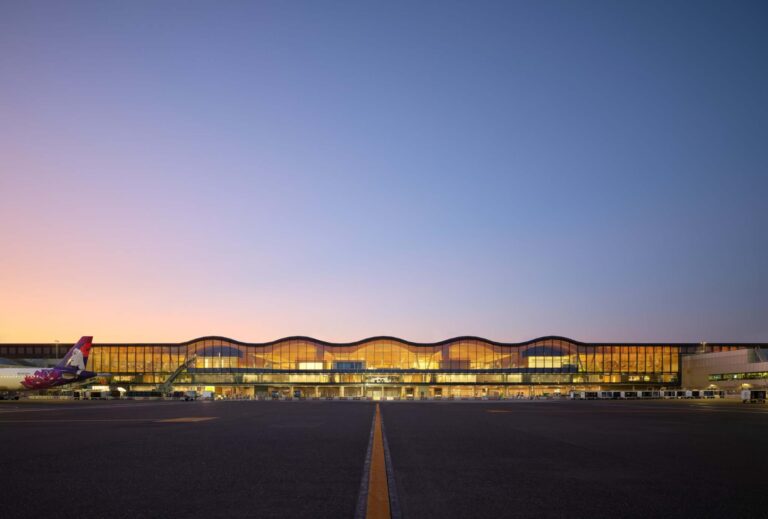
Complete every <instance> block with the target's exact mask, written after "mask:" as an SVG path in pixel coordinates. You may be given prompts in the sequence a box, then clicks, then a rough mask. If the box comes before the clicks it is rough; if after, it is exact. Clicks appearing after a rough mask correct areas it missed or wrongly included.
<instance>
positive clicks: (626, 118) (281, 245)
mask: <svg viewBox="0 0 768 519" xmlns="http://www.w3.org/2000/svg"><path fill="white" fill-rule="evenodd" d="M766 27H768V2H764V1H754V2H750V1H736V2H727V1H724V0H723V1H718V2H707V1H688V2H678V1H645V0H643V1H634V2H631V1H624V2H616V1H613V0H611V1H602V2H591V1H564V2H558V1H547V0H545V1H502V2H488V1H480V2H450V1H445V0H440V1H435V2H427V1H410V0H409V1H387V2H368V1H363V2H356V1H354V2H353V1H344V2H336V1H317V2H296V1H291V2H264V1H252V2H235V1H230V2H196V1H183V2H180V1H158V2H146V1H136V2H134V1H131V2H111V1H94V2H71V1H68V2H62V1H51V2H45V1H34V2H28V1H14V0H7V1H3V2H2V3H0V342H17V341H18V342H34V341H41V342H51V341H53V340H55V339H58V340H61V341H62V342H73V341H75V340H76V339H77V338H78V337H79V336H80V335H86V334H88V335H94V336H95V339H96V342H118V341H135V342H139V341H171V342H176V341H181V340H187V339H191V338H194V337H197V336H201V335H214V334H215V335H224V336H228V337H232V338H235V339H240V340H246V341H262V340H270V339H276V338H279V337H282V336H287V335H310V336H314V337H317V338H319V339H325V340H332V341H347V340H356V339H361V338H363V337H367V336H371V335H380V334H384V335H396V336H400V337H403V338H406V339H411V340H418V341H434V340H441V339H445V338H448V337H452V336H456V335H479V336H483V337H487V338H491V339H496V340H500V341H519V340H526V339H530V338H534V337H538V336H542V335H549V334H558V335H565V336H568V337H572V338H574V339H579V340H585V341H702V340H706V341H711V342H715V341H768V203H767V202H766V200H768V58H767V56H768V30H766Z"/></svg>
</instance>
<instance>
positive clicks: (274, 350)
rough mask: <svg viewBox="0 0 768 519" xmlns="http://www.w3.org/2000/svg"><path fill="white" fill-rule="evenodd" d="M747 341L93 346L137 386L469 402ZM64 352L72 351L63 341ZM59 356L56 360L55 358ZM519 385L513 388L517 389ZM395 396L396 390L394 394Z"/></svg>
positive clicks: (665, 383) (646, 377) (581, 383)
mask: <svg viewBox="0 0 768 519" xmlns="http://www.w3.org/2000/svg"><path fill="white" fill-rule="evenodd" d="M755 346H756V345H744V344H642V343H624V344H619V343H615V344H604V343H582V342H578V341H574V340H571V339H568V338H565V337H543V338H539V339H535V340H531V341H527V342H523V343H499V342H494V341H490V340H487V339H483V338H479V337H458V338H454V339H449V340H445V341H441V342H438V343H431V344H422V343H414V342H409V341H405V340H402V339H399V338H396V337H374V338H370V339H365V340H361V341H357V342H354V343H345V344H338V343H329V342H325V341H320V340H317V339H313V338H310V337H288V338H284V339H279V340H276V341H272V342H268V343H243V342H240V341H236V340H233V339H228V338H225V337H202V338H199V339H194V340H191V341H187V342H183V343H177V344H135V343H134V344H127V343H125V344H121V343H116V344H94V345H93V347H92V350H91V358H90V360H89V362H90V364H89V369H92V370H93V371H97V372H101V373H110V374H112V379H111V380H112V381H113V382H114V383H119V384H122V385H124V386H128V387H130V388H137V389H139V388H144V389H146V388H148V387H153V386H154V387H156V386H157V385H158V384H162V383H168V382H172V383H173V385H174V386H189V387H209V386H214V387H217V388H226V387H229V388H245V389H248V391H250V394H254V393H256V392H267V391H271V390H272V389H274V388H282V387H286V388H291V389H293V388H295V387H305V386H307V387H312V390H313V392H314V394H316V395H318V394H319V393H320V392H321V391H320V388H321V387H324V388H326V393H329V392H330V393H331V394H338V393H339V392H341V391H342V390H344V389H345V387H346V391H348V392H352V394H361V395H364V394H367V392H368V388H371V387H373V388H378V391H380V393H381V395H386V394H390V393H391V394H393V395H395V396H401V395H403V394H408V392H409V391H410V392H411V393H412V394H416V395H425V394H427V395H430V396H432V395H436V394H439V393H437V392H438V390H439V391H441V392H442V394H444V395H450V396H462V395H470V394H472V395H475V396H476V395H477V393H478V391H479V390H481V392H482V394H505V395H508V394H509V393H510V391H513V392H514V391H515V389H514V387H513V386H527V387H529V388H531V387H534V388H535V387H539V388H551V389H552V390H553V391H555V390H556V391H560V390H562V389H565V390H567V389H569V388H571V387H577V386H578V387H609V386H655V387H670V386H677V385H679V384H680V379H681V377H680V376H681V365H682V363H681V359H682V358H683V357H685V356H688V355H691V354H694V353H711V352H727V351H732V350H740V349H744V348H754V347H755ZM53 348H54V346H53V345H50V344H39V345H21V344H0V358H9V359H14V358H15V359H31V358H40V357H41V356H47V357H48V358H50V357H52V353H53V352H54V350H53ZM56 348H57V351H60V352H62V353H61V354H63V352H65V351H66V349H67V348H68V346H66V345H57V346H56ZM54 358H55V357H54ZM511 387H512V389H510V388H511ZM388 392H389V393H388Z"/></svg>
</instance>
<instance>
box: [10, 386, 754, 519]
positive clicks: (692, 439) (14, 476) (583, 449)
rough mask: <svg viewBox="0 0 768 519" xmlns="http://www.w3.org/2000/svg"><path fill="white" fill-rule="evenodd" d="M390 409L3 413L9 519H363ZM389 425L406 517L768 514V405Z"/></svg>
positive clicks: (613, 406) (585, 408)
mask: <svg viewBox="0 0 768 519" xmlns="http://www.w3.org/2000/svg"><path fill="white" fill-rule="evenodd" d="M374 408H375V406H374V404H373V403H371V402H325V401H306V402H296V401H294V402H271V401H268V402H68V403H55V402H24V403H8V402H2V403H0V494H2V500H1V502H0V516H2V517H3V518H26V517H36V518H38V517H41V516H51V515H54V516H56V517H79V518H89V517H111V518H121V517H131V518H142V517H153V518H154V517H200V518H203V517H205V518H217V517H281V518H291V517H312V518H326V517H327V518H352V517H354V514H355V507H356V503H357V500H358V495H359V490H360V482H361V479H362V475H363V467H364V462H365V455H366V451H367V448H368V442H369V438H370V431H371V424H372V417H373V413H374ZM381 412H382V418H383V424H384V434H385V437H386V439H387V443H388V447H389V454H390V460H391V465H390V467H389V468H390V470H391V474H392V475H393V480H394V483H395V484H394V488H392V489H391V490H392V491H393V494H394V497H396V499H397V503H398V509H399V510H401V512H402V517H405V518H432V517H434V518H454V517H455V518H459V517H460V518H467V517H472V518H485V517H488V518H491V517H494V518H495V517H537V518H538V517H553V518H554V517H558V518H560V517H562V518H565V517H569V518H580V517H596V518H599V517H611V518H618V517H644V518H645V517H665V518H671V517H680V518H683V517H685V518H688V517H696V518H707V517H713V518H714V517H717V518H723V517H739V518H751V517H766V516H768V513H767V512H766V510H768V493H767V492H765V490H764V475H765V474H766V467H768V464H767V463H766V462H768V455H767V454H766V448H765V447H766V441H765V438H766V426H768V406H765V405H754V406H749V405H746V404H740V403H736V402H722V401H715V402H694V401H679V402H678V401H675V402H666V401H665V402H661V401H652V402H568V401H532V402H529V401H523V402H503V403H502V402H456V403H449V402H432V403H430V402H410V403H409V402H388V403H382V404H381ZM179 419H181V421H172V422H168V421H163V420H179ZM196 420H199V421H196Z"/></svg>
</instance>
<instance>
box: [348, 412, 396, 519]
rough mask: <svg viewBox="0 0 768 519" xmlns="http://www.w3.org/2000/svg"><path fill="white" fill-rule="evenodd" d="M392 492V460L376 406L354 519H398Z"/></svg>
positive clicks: (393, 483)
mask: <svg viewBox="0 0 768 519" xmlns="http://www.w3.org/2000/svg"><path fill="white" fill-rule="evenodd" d="M394 490H395V475H394V470H393V469H392V457H391V456H390V453H389V443H388V442H387V438H386V435H385V434H384V420H383V419H382V416H381V408H380V407H379V404H376V411H375V412H374V415H373V423H372V424H371V435H370V438H369V440H368V450H367V452H366V455H365V463H364V464H363V477H362V480H361V482H360V495H359V496H358V499H357V507H356V509H355V519H401V514H400V505H399V501H398V499H397V495H396V492H395V491H394Z"/></svg>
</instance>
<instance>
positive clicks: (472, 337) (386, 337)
mask: <svg viewBox="0 0 768 519" xmlns="http://www.w3.org/2000/svg"><path fill="white" fill-rule="evenodd" d="M207 340H218V341H226V342H229V343H232V344H238V345H241V346H270V345H273V344H277V343H279V342H284V341H291V340H303V341H312V342H315V343H318V344H324V345H326V346H359V345H361V344H365V343H367V342H371V341H378V340H387V341H395V342H399V343H402V344H408V345H411V346H423V347H429V346H442V345H444V344H448V343H452V342H456V341H480V342H484V343H486V344H491V345H494V346H527V345H529V344H533V343H536V342H540V341H548V340H556V341H565V342H568V343H570V344H575V345H578V346H700V345H702V344H706V345H708V346H736V347H742V348H758V347H759V348H766V347H768V343H766V342H709V341H706V342H703V343H702V342H672V341H670V342H622V341H613V342H585V341H579V340H576V339H571V338H569V337H563V336H562V335H544V336H541V337H537V338H535V339H530V340H527V341H522V342H500V341H494V340H491V339H486V338H483V337H477V336H475V335H461V336H458V337H452V338H450V339H444V340H442V341H436V342H416V341H409V340H406V339H401V338H400V337H394V336H391V335H376V336H373V337H367V338H365V339H360V340H357V341H352V342H332V341H324V340H322V339H315V338H314V337H308V336H306V335H291V336H289V337H282V338H280V339H275V340H272V341H266V342H245V341H240V340H237V339H231V338H229V337H224V336H222V335H206V336H203V337H197V338H195V339H190V340H187V341H182V342H122V341H121V342H101V343H99V342H95V343H94V344H95V345H97V346H185V345H188V344H192V343H194V342H198V341H207ZM0 345H3V346H51V345H52V343H49V342H35V343H0ZM59 346H61V347H62V348H63V347H69V346H72V344H71V343H60V344H59Z"/></svg>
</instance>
